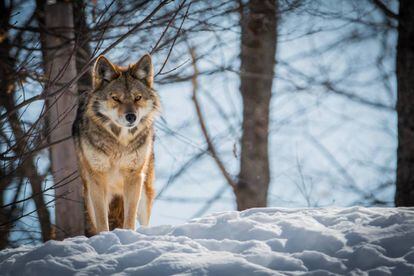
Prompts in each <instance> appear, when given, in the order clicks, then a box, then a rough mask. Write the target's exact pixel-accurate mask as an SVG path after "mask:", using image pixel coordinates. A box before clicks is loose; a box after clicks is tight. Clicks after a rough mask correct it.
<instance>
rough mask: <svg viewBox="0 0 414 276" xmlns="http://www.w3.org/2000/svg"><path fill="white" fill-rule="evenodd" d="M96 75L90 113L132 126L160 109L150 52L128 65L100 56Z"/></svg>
mask: <svg viewBox="0 0 414 276" xmlns="http://www.w3.org/2000/svg"><path fill="white" fill-rule="evenodd" d="M92 79H93V80H92V81H93V91H92V92H91V93H92V94H91V95H90V100H89V103H88V106H89V110H88V113H89V114H90V116H92V117H93V118H94V120H95V121H98V122H100V123H102V124H109V125H110V127H117V128H119V127H121V128H124V127H125V128H131V129H132V128H134V127H136V126H138V125H139V123H140V122H141V121H143V120H144V119H149V120H152V118H153V117H154V115H155V114H156V112H157V111H158V110H159V106H160V103H159V98H158V95H157V93H156V92H155V91H154V89H152V85H153V79H154V69H153V66H152V62H151V56H150V55H144V56H143V57H142V58H141V59H140V60H139V61H138V62H137V63H135V64H133V65H130V66H128V67H127V68H124V67H120V66H117V65H114V64H112V63H111V62H110V61H109V60H108V59H106V58H105V57H104V56H100V57H98V59H97V60H96V62H95V65H94V67H93V73H92ZM147 121H148V120H147Z"/></svg>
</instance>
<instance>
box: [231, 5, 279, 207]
mask: <svg viewBox="0 0 414 276" xmlns="http://www.w3.org/2000/svg"><path fill="white" fill-rule="evenodd" d="M240 12H241V22H240V24H241V46H240V47H241V57H240V58H241V67H240V82H241V84H240V93H241V95H242V99H243V125H242V129H243V134H242V139H241V154H240V155H241V157H240V172H239V177H238V183H237V186H236V189H235V194H236V201H237V209H238V210H244V209H248V208H252V207H264V206H267V191H268V188H269V181H270V172H269V148H268V139H269V137H268V136H269V106H270V100H271V96H272V84H273V77H274V66H275V54H276V44H277V41H276V38H277V18H276V14H277V1H275V0H268V1H257V0H251V1H249V3H248V4H247V5H246V6H242V7H241V11H240Z"/></svg>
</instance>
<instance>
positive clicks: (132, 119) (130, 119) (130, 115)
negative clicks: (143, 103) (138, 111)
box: [125, 113, 137, 124]
mask: <svg viewBox="0 0 414 276" xmlns="http://www.w3.org/2000/svg"><path fill="white" fill-rule="evenodd" d="M125 119H126V120H127V121H128V123H130V124H132V123H133V122H135V120H136V119H137V116H136V115H135V114H134V113H128V114H126V115H125Z"/></svg>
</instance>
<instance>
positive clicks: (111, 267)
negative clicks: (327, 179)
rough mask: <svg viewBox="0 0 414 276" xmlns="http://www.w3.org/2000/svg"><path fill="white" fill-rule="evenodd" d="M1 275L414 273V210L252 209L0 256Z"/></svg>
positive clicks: (63, 242) (75, 240)
mask: <svg viewBox="0 0 414 276" xmlns="http://www.w3.org/2000/svg"><path fill="white" fill-rule="evenodd" d="M0 274H1V275H42V276H44V275H58V276H64V275H73V274H76V275H109V274H118V275H172V274H185V275H253V274H257V275H303V274H306V275H333V274H339V275H344V274H345V275H414V209H409V208H400V209H396V208H362V207H353V208H321V209H280V208H265V209H251V210H248V211H244V212H225V213H218V214H213V215H210V216H207V217H203V218H200V219H195V220H192V221H190V222H188V223H186V224H183V225H178V226H167V225H165V226H157V227H149V228H141V229H139V230H138V231H137V232H133V231H128V230H115V231H113V232H106V233H102V234H100V235H97V236H94V237H92V238H89V239H88V238H86V237H75V238H70V239H66V240H65V241H61V242H59V241H49V242H47V243H45V244H42V245H40V246H34V247H33V246H22V247H19V248H16V249H6V250H3V251H1V252H0Z"/></svg>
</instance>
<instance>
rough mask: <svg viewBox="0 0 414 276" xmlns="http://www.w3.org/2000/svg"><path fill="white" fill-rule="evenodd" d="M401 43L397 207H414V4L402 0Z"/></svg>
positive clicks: (399, 39) (399, 57)
mask: <svg viewBox="0 0 414 276" xmlns="http://www.w3.org/2000/svg"><path fill="white" fill-rule="evenodd" d="M399 4H400V7H399V14H398V17H397V18H398V42H397V61H396V73H397V95H398V100H397V113H398V150H397V189H396V194H395V205H396V206H414V17H413V14H414V2H413V1H409V0H400V2H399Z"/></svg>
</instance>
